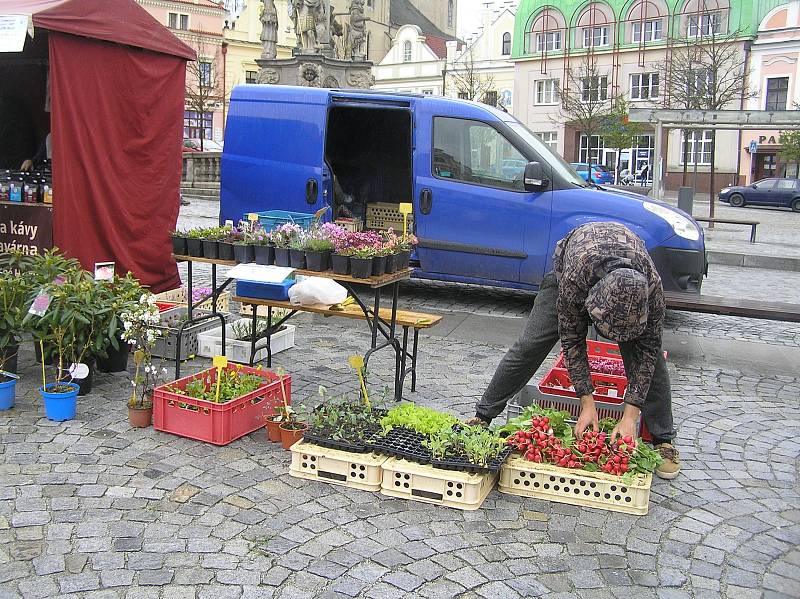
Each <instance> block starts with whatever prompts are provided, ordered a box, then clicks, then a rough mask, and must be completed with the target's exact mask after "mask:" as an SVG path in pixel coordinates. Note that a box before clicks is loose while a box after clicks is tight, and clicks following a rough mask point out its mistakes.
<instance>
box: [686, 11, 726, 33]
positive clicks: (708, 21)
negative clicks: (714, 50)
mask: <svg viewBox="0 0 800 599" xmlns="http://www.w3.org/2000/svg"><path fill="white" fill-rule="evenodd" d="M721 22H722V18H721V15H720V13H716V12H714V13H705V14H702V15H689V27H688V31H687V33H688V35H689V37H702V36H705V35H716V34H717V33H719V32H720V24H721Z"/></svg>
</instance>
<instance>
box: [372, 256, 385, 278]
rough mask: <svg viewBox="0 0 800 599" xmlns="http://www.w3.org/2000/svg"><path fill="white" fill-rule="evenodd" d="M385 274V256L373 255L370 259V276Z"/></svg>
mask: <svg viewBox="0 0 800 599" xmlns="http://www.w3.org/2000/svg"><path fill="white" fill-rule="evenodd" d="M385 274H386V256H375V257H374V258H373V259H372V276H373V277H380V276H382V275H385Z"/></svg>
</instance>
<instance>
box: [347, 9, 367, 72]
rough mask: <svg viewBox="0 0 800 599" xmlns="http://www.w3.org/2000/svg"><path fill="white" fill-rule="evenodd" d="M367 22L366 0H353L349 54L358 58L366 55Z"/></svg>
mask: <svg viewBox="0 0 800 599" xmlns="http://www.w3.org/2000/svg"><path fill="white" fill-rule="evenodd" d="M366 22H367V19H366V17H365V16H364V0H351V1H350V29H349V38H350V39H349V44H348V45H349V48H348V50H349V52H348V54H349V55H350V56H351V57H352V58H353V59H356V60H357V59H359V58H363V57H364V41H365V40H366V39H367V35H366V32H365V27H366Z"/></svg>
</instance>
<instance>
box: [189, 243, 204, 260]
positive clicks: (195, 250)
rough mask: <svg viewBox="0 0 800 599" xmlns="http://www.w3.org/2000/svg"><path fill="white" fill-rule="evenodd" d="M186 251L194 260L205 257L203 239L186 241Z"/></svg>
mask: <svg viewBox="0 0 800 599" xmlns="http://www.w3.org/2000/svg"><path fill="white" fill-rule="evenodd" d="M186 251H187V252H188V255H189V256H192V257H194V258H202V257H203V240H202V239H189V238H187V239H186Z"/></svg>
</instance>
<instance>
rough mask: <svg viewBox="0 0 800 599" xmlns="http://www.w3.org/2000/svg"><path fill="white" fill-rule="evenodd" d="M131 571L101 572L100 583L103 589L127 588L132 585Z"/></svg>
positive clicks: (132, 574)
mask: <svg viewBox="0 0 800 599" xmlns="http://www.w3.org/2000/svg"><path fill="white" fill-rule="evenodd" d="M134 574H136V573H135V572H134V571H133V570H121V569H118V570H103V571H102V572H100V581H101V582H102V584H103V586H104V587H127V586H130V585H131V584H132V583H133V576H134Z"/></svg>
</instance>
